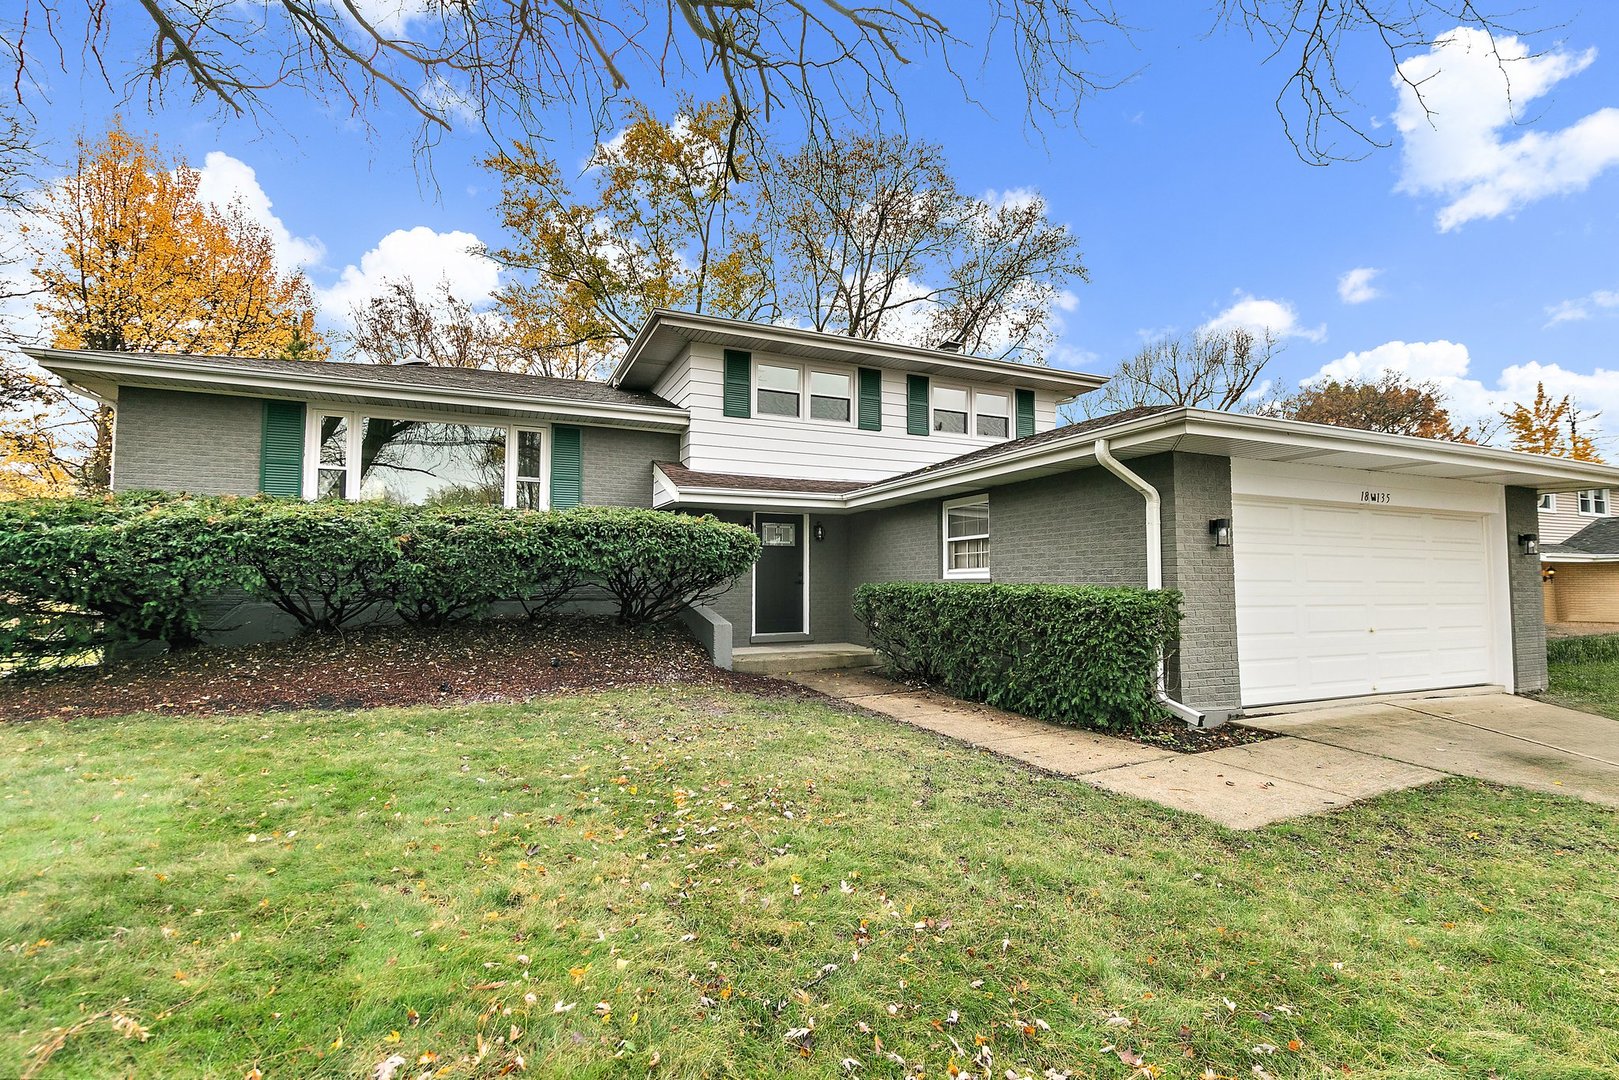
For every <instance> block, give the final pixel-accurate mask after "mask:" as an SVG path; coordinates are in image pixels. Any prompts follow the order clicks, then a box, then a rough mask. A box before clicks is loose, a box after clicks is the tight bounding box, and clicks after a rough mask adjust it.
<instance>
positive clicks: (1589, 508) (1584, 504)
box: [1580, 488, 1608, 517]
mask: <svg viewBox="0 0 1619 1080" xmlns="http://www.w3.org/2000/svg"><path fill="white" fill-rule="evenodd" d="M1580 513H1581V514H1583V515H1584V516H1586V517H1607V516H1608V489H1607V488H1592V489H1590V490H1589V491H1582V492H1580Z"/></svg>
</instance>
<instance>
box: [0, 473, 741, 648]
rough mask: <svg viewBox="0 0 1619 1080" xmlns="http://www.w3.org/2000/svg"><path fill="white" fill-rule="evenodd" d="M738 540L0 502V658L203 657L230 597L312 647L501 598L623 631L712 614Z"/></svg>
mask: <svg viewBox="0 0 1619 1080" xmlns="http://www.w3.org/2000/svg"><path fill="white" fill-rule="evenodd" d="M758 553H759V541H758V538H757V537H755V536H754V535H753V533H752V531H751V530H749V529H746V528H743V527H741V526H737V525H728V524H725V523H723V522H720V521H717V520H715V519H714V518H711V517H710V518H694V517H688V516H682V515H676V514H670V513H664V512H660V511H655V510H637V509H602V508H591V509H580V510H564V511H554V512H553V511H543V512H542V511H527V510H506V509H502V508H498V507H454V508H431V507H395V506H388V505H384V504H380V503H345V502H303V501H301V500H292V499H275V498H266V497H254V498H231V497H215V498H204V497H191V496H184V495H157V494H152V493H138V494H132V495H119V496H111V497H105V498H98V499H59V500H58V499H53V500H29V501H23V502H13V503H7V504H0V657H3V658H4V659H5V660H7V661H9V663H10V665H11V666H29V665H34V664H39V663H48V662H50V661H52V660H60V659H62V658H68V657H77V656H80V655H82V654H83V653H84V652H86V651H88V650H92V649H97V648H104V647H106V646H109V645H120V644H122V645H133V644H140V643H143V642H161V643H164V644H166V645H168V646H170V647H171V648H185V647H190V646H194V645H197V644H200V642H201V635H202V629H203V627H202V620H203V605H204V603H205V602H206V601H207V600H208V599H210V598H212V597H217V596H219V595H220V594H222V593H226V592H231V591H240V592H242V593H245V594H246V595H247V596H248V597H249V598H252V599H258V600H262V601H266V602H268V603H270V604H273V605H275V606H276V607H277V608H279V609H280V610H282V611H284V612H286V613H287V614H288V615H290V616H291V617H292V618H293V619H295V620H296V621H297V622H298V624H299V625H300V627H302V628H303V629H304V630H305V631H307V632H322V631H335V630H340V629H342V628H343V627H345V626H349V625H353V624H354V623H356V622H358V621H360V620H363V619H369V618H374V617H376V616H378V615H382V614H385V613H388V612H389V611H392V612H393V613H396V614H397V615H398V616H399V617H400V618H401V619H404V620H405V621H407V622H411V623H415V624H419V625H426V626H442V625H444V624H446V623H448V622H451V621H454V620H457V619H462V618H470V617H474V616H477V615H481V614H484V613H485V612H487V610H488V609H489V607H490V606H491V605H493V604H496V603H499V602H503V601H514V602H517V603H520V604H521V605H523V607H524V608H525V610H527V612H528V613H529V615H530V616H531V617H534V616H538V615H540V614H542V613H543V612H545V611H547V610H549V609H551V608H553V607H555V606H556V605H558V604H560V603H562V602H563V601H565V600H568V599H572V598H575V597H580V596H588V595H594V596H597V597H600V596H602V595H605V596H607V597H609V598H611V600H612V601H613V602H614V603H615V604H616V606H617V610H618V617H619V621H620V622H622V623H625V624H627V625H641V624H644V623H648V622H655V621H658V620H661V619H665V618H668V617H670V616H672V615H674V614H675V613H676V612H678V611H679V610H680V608H681V607H682V606H684V605H685V604H687V603H700V602H704V601H706V600H708V599H711V598H712V597H713V596H714V595H715V594H716V593H718V592H719V591H722V590H723V589H725V588H726V587H728V586H729V584H730V582H731V581H732V580H734V579H735V578H736V577H737V576H738V575H740V574H742V573H744V572H745V571H746V570H747V569H748V568H749V567H750V566H752V565H753V561H754V560H755V559H756V558H757V557H758Z"/></svg>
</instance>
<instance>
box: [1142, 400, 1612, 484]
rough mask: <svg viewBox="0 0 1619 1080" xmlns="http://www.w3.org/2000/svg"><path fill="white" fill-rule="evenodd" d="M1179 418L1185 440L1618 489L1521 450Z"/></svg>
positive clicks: (1587, 467) (1589, 472) (1605, 472)
mask: <svg viewBox="0 0 1619 1080" xmlns="http://www.w3.org/2000/svg"><path fill="white" fill-rule="evenodd" d="M1157 415H1164V414H1157ZM1180 415H1181V416H1182V417H1183V418H1184V421H1185V422H1184V425H1183V428H1182V434H1187V435H1201V436H1207V437H1210V438H1222V437H1239V438H1241V437H1247V438H1257V439H1263V440H1264V441H1266V442H1269V443H1272V444H1281V445H1287V446H1294V447H1298V448H1299V449H1301V450H1321V451H1323V452H1328V453H1331V452H1334V451H1337V452H1344V451H1349V452H1356V451H1358V452H1362V453H1370V454H1377V455H1380V456H1383V457H1388V458H1390V459H1400V460H1401V461H1402V462H1404V463H1431V464H1436V465H1460V466H1464V467H1472V468H1478V469H1481V470H1483V469H1487V470H1488V471H1491V472H1496V473H1507V474H1516V475H1520V476H1523V477H1524V478H1525V479H1526V480H1528V481H1536V482H1538V481H1540V480H1544V479H1545V478H1547V477H1555V478H1556V481H1555V482H1556V483H1557V485H1559V486H1558V487H1557V488H1555V489H1552V488H1542V490H1575V489H1578V488H1581V487H1584V488H1589V487H1605V486H1609V485H1613V484H1619V469H1614V468H1612V467H1609V466H1606V465H1596V464H1592V463H1591V462H1585V461H1573V460H1571V459H1568V458H1554V457H1545V456H1542V455H1540V454H1525V453H1522V452H1520V451H1516V450H1500V449H1497V448H1495V447H1493V446H1477V445H1474V444H1471V443H1453V442H1444V441H1441V440H1437V439H1421V438H1417V437H1415V436H1412V435H1389V434H1386V433H1384V432H1380V431H1362V430H1360V429H1358V428H1342V427H1333V426H1330V425H1327V424H1309V423H1305V422H1303V421H1299V420H1281V419H1277V418H1275V417H1268V416H1249V415H1246V414H1238V413H1222V412H1212V411H1207V410H1203V409H1186V410H1181V412H1180ZM1116 441H1117V440H1116ZM1564 484H1567V485H1569V486H1568V488H1566V489H1565V488H1563V487H1562V486H1561V485H1564Z"/></svg>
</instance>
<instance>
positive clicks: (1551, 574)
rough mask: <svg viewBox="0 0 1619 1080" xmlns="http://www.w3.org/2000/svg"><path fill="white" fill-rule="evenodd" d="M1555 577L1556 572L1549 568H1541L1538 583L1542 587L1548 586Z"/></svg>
mask: <svg viewBox="0 0 1619 1080" xmlns="http://www.w3.org/2000/svg"><path fill="white" fill-rule="evenodd" d="M1556 576H1557V571H1556V570H1553V569H1552V568H1551V567H1549V566H1545V567H1542V568H1541V571H1540V583H1541V584H1542V585H1550V584H1551V582H1552V579H1553V578H1555V577H1556Z"/></svg>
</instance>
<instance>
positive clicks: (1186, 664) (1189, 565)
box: [848, 454, 1239, 712]
mask: <svg viewBox="0 0 1619 1080" xmlns="http://www.w3.org/2000/svg"><path fill="white" fill-rule="evenodd" d="M1127 464H1128V465H1129V467H1130V468H1131V469H1132V470H1133V471H1135V472H1137V473H1138V474H1140V475H1141V477H1142V478H1143V479H1144V480H1146V481H1147V482H1148V483H1150V484H1152V485H1153V486H1154V487H1156V488H1158V490H1159V492H1160V493H1161V494H1162V496H1163V534H1162V535H1163V545H1164V584H1165V585H1166V586H1167V587H1169V588H1176V589H1180V590H1181V591H1182V592H1184V593H1185V594H1186V603H1185V610H1186V614H1187V619H1186V621H1185V623H1183V625H1182V636H1183V644H1182V646H1181V648H1180V649H1179V650H1178V651H1177V652H1176V654H1174V655H1173V656H1172V657H1171V660H1170V664H1169V670H1168V672H1167V674H1168V677H1169V679H1168V681H1169V684H1170V687H1171V689H1172V690H1173V691H1175V692H1176V693H1178V694H1180V695H1182V696H1183V700H1185V701H1186V702H1187V703H1188V704H1190V705H1193V706H1195V707H1197V708H1200V709H1206V710H1211V711H1219V712H1226V711H1229V710H1232V709H1235V708H1236V707H1237V703H1238V701H1239V692H1238V684H1237V619H1236V588H1235V582H1234V579H1233V575H1232V564H1231V553H1230V550H1229V549H1221V550H1218V551H1216V550H1214V549H1213V548H1211V547H1210V546H1209V539H1208V522H1209V519H1210V518H1215V517H1230V516H1231V467H1230V462H1229V461H1228V460H1227V459H1225V458H1217V457H1206V456H1202V455H1191V454H1161V455H1157V456H1154V457H1150V458H1143V459H1140V460H1136V461H1131V462H1128V463H1127ZM942 502H943V500H939V499H929V500H927V501H925V502H921V503H913V504H910V505H907V506H901V507H895V508H893V509H888V510H873V511H868V512H867V513H864V514H857V515H855V516H854V517H852V518H851V519H850V539H849V574H848V579H849V582H850V583H851V589H852V587H853V585H854V584H858V583H859V582H862V581H935V580H938V579H939V578H940V577H941V576H942V575H941V572H940V568H941V563H942V561H943V552H942V550H941V543H942V541H941V536H940V532H941V526H940V514H941V506H942ZM989 516H990V529H991V534H992V538H991V541H990V551H991V555H990V568H991V573H992V575H993V578H994V580H996V581H1002V582H1015V583H1045V584H1059V585H1082V584H1094V585H1132V586H1138V587H1139V586H1144V585H1146V582H1147V548H1146V540H1145V534H1146V506H1145V502H1144V500H1143V499H1142V497H1141V496H1140V495H1139V494H1137V493H1136V492H1135V491H1133V490H1131V489H1130V487H1129V486H1128V485H1126V484H1125V483H1124V482H1123V481H1122V480H1120V479H1118V478H1117V477H1115V476H1114V475H1113V474H1111V473H1109V472H1107V471H1106V470H1105V469H1101V468H1090V469H1081V470H1076V471H1073V472H1065V473H1058V474H1056V475H1053V476H1046V477H1040V478H1038V479H1034V480H1026V481H1023V482H1021V483H1015V484H1006V485H1002V486H999V487H994V488H991V489H990V492H989ZM850 632H851V633H852V634H856V635H858V634H859V633H860V629H859V627H858V626H856V625H854V624H853V623H852V622H851V624H850Z"/></svg>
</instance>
